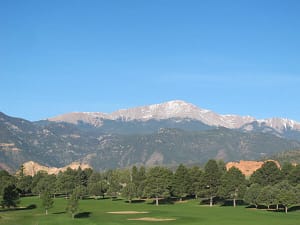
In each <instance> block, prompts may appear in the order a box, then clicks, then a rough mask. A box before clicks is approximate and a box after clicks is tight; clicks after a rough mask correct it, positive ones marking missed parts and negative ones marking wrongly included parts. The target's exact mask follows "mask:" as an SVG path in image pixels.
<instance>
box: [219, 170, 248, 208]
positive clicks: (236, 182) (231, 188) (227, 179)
mask: <svg viewBox="0 0 300 225" xmlns="http://www.w3.org/2000/svg"><path fill="white" fill-rule="evenodd" d="M245 183H246V179H245V175H244V174H242V172H241V171H240V170H239V169H237V168H235V167H231V168H230V169H229V170H228V171H227V172H225V174H224V175H223V176H222V178H221V186H220V188H219V194H220V196H222V197H225V198H229V199H232V200H233V206H234V207H235V206H236V199H237V198H238V197H243V194H244V193H245V189H246V185H245Z"/></svg>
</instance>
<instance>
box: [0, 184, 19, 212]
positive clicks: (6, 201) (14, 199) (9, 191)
mask: <svg viewBox="0 0 300 225" xmlns="http://www.w3.org/2000/svg"><path fill="white" fill-rule="evenodd" d="M19 199H20V196H19V192H18V190H17V187H16V185H14V184H10V185H8V186H6V187H4V189H3V196H2V201H1V206H2V207H3V208H6V207H7V208H10V207H17V205H18V204H19V202H20V201H19Z"/></svg>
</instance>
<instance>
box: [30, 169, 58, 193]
mask: <svg viewBox="0 0 300 225" xmlns="http://www.w3.org/2000/svg"><path fill="white" fill-rule="evenodd" d="M33 180H34V184H35V186H34V187H33V188H32V191H33V193H35V194H38V195H41V193H43V192H46V191H47V192H49V193H51V194H53V195H55V193H56V176H55V175H54V174H51V175H48V174H44V175H42V176H40V177H39V178H38V179H37V180H35V178H33Z"/></svg>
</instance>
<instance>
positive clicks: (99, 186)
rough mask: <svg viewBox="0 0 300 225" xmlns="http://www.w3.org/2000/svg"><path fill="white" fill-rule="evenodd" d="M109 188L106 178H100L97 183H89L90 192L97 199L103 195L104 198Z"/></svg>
mask: <svg viewBox="0 0 300 225" xmlns="http://www.w3.org/2000/svg"><path fill="white" fill-rule="evenodd" d="M107 190H108V184H107V182H106V181H105V180H100V181H97V182H95V183H89V185H88V192H89V194H90V195H94V196H95V199H97V198H98V196H102V198H104V196H105V193H106V192H107Z"/></svg>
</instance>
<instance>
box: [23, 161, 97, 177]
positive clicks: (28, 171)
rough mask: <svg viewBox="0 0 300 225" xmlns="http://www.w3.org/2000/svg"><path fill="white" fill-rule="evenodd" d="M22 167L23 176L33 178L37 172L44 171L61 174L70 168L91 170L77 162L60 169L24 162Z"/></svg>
mask: <svg viewBox="0 0 300 225" xmlns="http://www.w3.org/2000/svg"><path fill="white" fill-rule="evenodd" d="M23 166H24V174H25V175H29V176H34V175H35V174H36V173H37V172H39V171H45V172H46V173H48V174H58V173H59V172H60V171H62V172H63V171H65V170H67V168H71V169H73V170H75V169H78V168H79V167H80V168H81V169H83V170H84V169H87V168H91V166H90V165H88V164H84V163H79V162H73V163H71V164H69V165H67V166H65V167H62V168H56V167H48V166H43V165H41V164H39V163H36V162H33V161H29V162H26V163H24V164H23Z"/></svg>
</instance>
